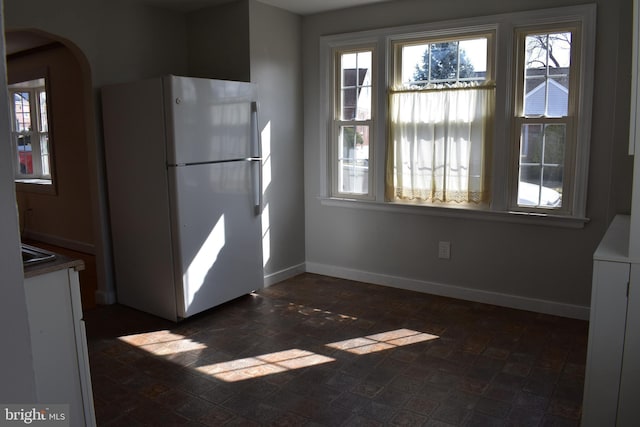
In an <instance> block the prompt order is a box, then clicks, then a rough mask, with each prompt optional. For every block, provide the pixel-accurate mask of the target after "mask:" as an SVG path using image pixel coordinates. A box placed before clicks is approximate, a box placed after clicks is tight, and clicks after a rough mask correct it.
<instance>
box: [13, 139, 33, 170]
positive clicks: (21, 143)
mask: <svg viewBox="0 0 640 427" xmlns="http://www.w3.org/2000/svg"><path fill="white" fill-rule="evenodd" d="M16 143H17V146H18V160H19V161H20V173H21V174H24V175H32V174H33V157H32V154H33V150H32V147H31V135H18V138H17V141H16Z"/></svg>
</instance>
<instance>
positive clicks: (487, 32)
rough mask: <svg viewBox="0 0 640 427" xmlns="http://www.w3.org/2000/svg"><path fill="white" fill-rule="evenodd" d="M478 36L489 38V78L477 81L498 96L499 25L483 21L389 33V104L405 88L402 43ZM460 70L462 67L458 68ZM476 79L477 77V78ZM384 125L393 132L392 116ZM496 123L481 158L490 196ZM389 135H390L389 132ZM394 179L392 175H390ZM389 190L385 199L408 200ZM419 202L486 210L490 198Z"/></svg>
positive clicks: (460, 81)
mask: <svg viewBox="0 0 640 427" xmlns="http://www.w3.org/2000/svg"><path fill="white" fill-rule="evenodd" d="M478 38H486V39H487V63H486V67H487V69H486V78H485V79H484V81H483V82H482V83H479V84H478V89H481V88H484V89H493V91H494V97H495V90H496V88H495V80H496V76H495V72H496V66H495V58H496V44H495V40H496V26H495V25H493V24H489V25H484V26H471V27H463V28H460V29H458V28H452V29H449V30H447V31H446V32H443V31H441V30H440V31H438V30H436V31H428V32H420V33H417V34H409V35H400V36H392V37H389V41H388V42H389V50H390V52H389V55H388V56H389V57H390V58H392V59H391V60H390V61H389V65H388V66H389V79H388V81H387V88H386V90H387V106H390V104H391V96H392V94H393V93H394V92H402V91H404V90H405V88H404V87H403V86H404V85H403V83H402V65H403V64H402V47H403V46H406V45H411V44H423V43H422V42H424V43H425V44H432V43H442V42H449V41H457V42H462V41H465V40H473V39H478ZM458 72H459V70H458ZM468 81H472V80H470V79H467V80H465V79H459V78H457V79H456V82H455V83H453V84H465V83H466V82H468ZM476 81H477V80H476ZM430 84H436V85H439V84H448V83H445V82H443V81H436V82H435V83H431V82H430ZM423 90H425V91H439V90H448V89H446V88H445V89H431V88H425V89H423ZM452 90H457V89H456V88H453V89H452ZM385 126H387V127H388V133H387V135H390V133H391V129H392V126H391V124H390V119H387V121H386V122H385ZM494 126H495V124H494V123H493V120H491V123H490V124H489V126H488V127H487V128H486V129H485V130H484V137H485V138H486V140H485V149H486V152H485V153H484V154H487V152H488V155H486V156H485V155H484V154H483V157H484V158H483V160H482V170H483V173H482V182H483V185H482V188H483V190H484V192H486V193H487V194H488V195H489V196H488V197H489V198H490V197H491V191H492V182H491V164H492V159H491V152H492V145H493V137H492V135H493V133H494V131H493V127H494ZM388 137H389V136H388ZM389 151H390V148H389V147H387V150H386V152H385V156H386V157H389V156H390V155H391V154H390V153H389ZM385 161H387V162H388V159H385ZM387 166H388V167H390V165H388V164H387ZM386 173H387V174H388V173H391V172H389V171H386ZM388 179H391V178H388ZM390 196H391V195H390V194H389V190H387V193H386V194H385V199H386V203H403V204H406V203H407V201H397V200H391V201H390V200H389V199H390ZM416 205H418V206H424V207H428V206H431V207H437V208H468V209H473V210H486V209H487V208H488V201H487V200H484V199H483V200H481V201H478V202H473V201H466V202H441V201H429V202H417V203H416Z"/></svg>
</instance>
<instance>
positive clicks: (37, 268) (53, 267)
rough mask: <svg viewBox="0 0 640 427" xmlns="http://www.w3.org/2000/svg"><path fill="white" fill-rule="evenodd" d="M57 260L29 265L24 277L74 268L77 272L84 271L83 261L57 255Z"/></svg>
mask: <svg viewBox="0 0 640 427" xmlns="http://www.w3.org/2000/svg"><path fill="white" fill-rule="evenodd" d="M54 253H55V254H56V257H55V259H53V260H51V261H45V262H41V263H36V264H32V265H28V266H26V267H25V268H24V277H25V279H26V278H29V277H34V276H40V275H42V274H47V273H52V272H54V271H58V270H65V269H67V268H73V269H74V270H76V271H82V270H84V261H82V260H81V259H74V258H69V257H67V256H64V255H61V254H59V253H56V252H54Z"/></svg>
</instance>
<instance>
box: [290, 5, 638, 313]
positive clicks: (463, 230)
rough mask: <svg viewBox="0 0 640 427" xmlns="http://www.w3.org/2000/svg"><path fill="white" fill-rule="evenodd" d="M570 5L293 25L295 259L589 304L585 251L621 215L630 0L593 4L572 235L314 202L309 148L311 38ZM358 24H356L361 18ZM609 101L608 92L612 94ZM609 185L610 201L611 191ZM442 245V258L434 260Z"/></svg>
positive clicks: (312, 124) (531, 301)
mask: <svg viewBox="0 0 640 427" xmlns="http://www.w3.org/2000/svg"><path fill="white" fill-rule="evenodd" d="M581 3H582V1H581V0H554V1H550V0H546V1H545V0H542V1H540V0H520V1H512V2H504V1H500V0H485V1H476V2H469V1H465V0H432V1H429V2H425V1H419V0H406V1H402V0H401V1H399V2H391V3H382V4H377V5H373V6H367V7H360V8H353V9H348V10H344V11H339V12H333V13H326V14H319V15H315V16H310V17H307V18H305V19H304V22H303V40H304V42H303V52H304V57H303V61H304V62H303V63H304V69H303V72H304V78H305V82H304V94H305V98H304V99H305V147H304V148H305V212H306V251H307V252H306V253H307V255H306V259H307V263H308V267H309V268H310V269H311V270H312V271H317V272H329V273H333V274H336V275H342V276H345V277H355V278H362V279H365V280H369V281H374V282H379V283H383V284H389V285H394V286H400V287H409V288H412V289H418V290H431V291H436V292H440V293H443V294H455V295H464V296H466V297H469V298H470V299H477V300H489V301H494V302H503V303H504V302H505V301H506V302H507V303H508V304H511V305H514V306H524V307H527V306H531V307H534V306H535V307H537V308H543V307H545V306H548V307H547V309H548V311H549V312H559V313H565V314H566V313H573V314H575V313H576V312H577V313H581V314H580V316H582V317H584V315H585V314H586V313H587V311H586V308H587V306H588V305H589V303H590V290H591V267H592V253H593V251H594V250H595V248H596V246H597V244H598V242H599V240H600V238H601V237H602V235H603V233H604V231H605V229H606V227H607V225H608V223H609V221H610V219H611V218H612V216H613V215H614V214H615V213H616V212H617V211H626V210H628V209H629V194H630V188H631V181H630V170H629V169H630V167H631V162H630V161H629V159H627V158H626V156H625V155H624V150H625V149H626V144H627V134H628V130H627V129H628V111H629V108H628V103H629V98H628V93H629V91H628V89H627V88H628V87H629V79H628V69H629V68H628V67H629V62H628V59H627V57H628V56H629V52H630V38H629V37H628V35H629V31H630V25H631V21H630V18H629V16H630V3H631V2H628V1H626V0H601V1H598V2H597V6H598V12H597V42H596V43H597V46H596V65H595V75H596V78H595V82H594V102H593V105H594V110H593V126H592V139H591V161H590V177H589V191H588V207H587V215H588V217H589V218H591V221H590V222H589V223H588V224H586V225H585V227H584V228H583V229H567V228H556V227H547V226H540V225H528V224H516V223H503V222H492V221H480V220H469V219H464V220H463V219H456V218H446V217H433V216H425V215H414V214H404V213H390V212H380V211H372V210H363V209H350V208H344V207H335V206H328V205H323V204H322V203H321V202H320V200H318V197H319V196H320V195H321V194H320V191H321V182H320V179H321V178H320V177H321V171H320V163H319V161H318V159H319V157H320V152H319V147H320V144H319V133H320V126H324V123H321V122H320V121H319V117H320V110H319V107H320V105H319V101H318V100H319V95H320V94H319V88H320V82H319V68H320V67H319V38H320V36H322V35H329V34H337V33H345V32H352V31H356V30H366V29H375V28H381V27H391V26H401V25H407V24H417V23H424V22H431V21H441V20H448V19H458V18H465V17H473V16H481V15H492V14H498V13H507V12H512V11H522V10H528V9H539V8H547V7H557V6H567V5H574V4H581ZM365 16H366V19H363V17H365ZM616 95H617V96H616ZM614 188H615V189H616V192H615V195H612V190H613V189H614ZM439 240H446V241H451V244H452V257H451V259H450V260H448V261H445V260H439V259H438V258H437V244H438V241H439Z"/></svg>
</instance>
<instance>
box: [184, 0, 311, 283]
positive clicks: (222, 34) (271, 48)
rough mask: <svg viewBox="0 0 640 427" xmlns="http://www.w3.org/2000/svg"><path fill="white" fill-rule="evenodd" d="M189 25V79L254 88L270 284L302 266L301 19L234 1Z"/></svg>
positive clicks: (194, 16) (246, 0)
mask: <svg viewBox="0 0 640 427" xmlns="http://www.w3.org/2000/svg"><path fill="white" fill-rule="evenodd" d="M188 27H189V52H190V54H189V73H190V74H191V75H196V76H201V77H209V78H225V79H231V80H241V81H251V82H254V83H256V84H257V86H258V104H259V115H258V117H259V127H260V131H261V134H262V142H263V145H264V146H265V149H264V150H265V151H264V154H265V157H266V158H265V168H264V180H265V187H266V188H265V189H264V199H263V201H264V206H265V209H264V212H263V228H264V236H263V241H264V245H263V246H264V256H265V276H266V277H267V284H270V283H273V282H275V281H277V280H279V279H281V278H283V277H288V276H290V275H292V274H295V273H296V272H299V271H302V269H303V268H304V253H305V249H304V245H305V243H304V210H303V209H304V186H303V160H304V158H303V148H304V147H303V143H302V120H303V119H302V69H301V18H300V17H299V16H297V15H295V14H292V13H289V12H287V11H284V10H282V9H278V8H275V7H271V6H268V5H266V4H263V3H260V2H258V1H255V0H238V1H234V2H231V3H226V4H223V5H220V6H215V7H210V8H206V9H202V10H198V11H196V12H192V13H190V14H189V15H188ZM227 58H228V60H227Z"/></svg>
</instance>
